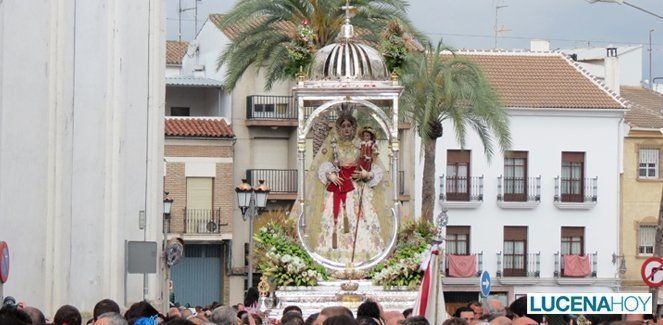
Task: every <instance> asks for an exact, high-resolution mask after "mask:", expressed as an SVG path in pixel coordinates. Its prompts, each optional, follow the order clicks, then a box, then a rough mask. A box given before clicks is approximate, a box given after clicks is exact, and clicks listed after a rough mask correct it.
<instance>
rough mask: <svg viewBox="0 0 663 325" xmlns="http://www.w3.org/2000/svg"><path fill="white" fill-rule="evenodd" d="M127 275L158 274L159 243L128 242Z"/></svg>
mask: <svg viewBox="0 0 663 325" xmlns="http://www.w3.org/2000/svg"><path fill="white" fill-rule="evenodd" d="M127 254H128V255H129V256H128V258H127V263H128V265H127V273H132V274H136V273H138V274H140V273H143V274H146V273H147V274H153V273H157V242H154V241H130V242H127Z"/></svg>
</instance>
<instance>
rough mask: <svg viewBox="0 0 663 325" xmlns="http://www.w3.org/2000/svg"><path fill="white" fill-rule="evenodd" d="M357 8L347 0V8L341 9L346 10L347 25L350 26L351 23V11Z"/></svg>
mask: <svg viewBox="0 0 663 325" xmlns="http://www.w3.org/2000/svg"><path fill="white" fill-rule="evenodd" d="M354 8H355V6H351V5H350V0H345V6H343V7H341V9H343V10H345V23H347V24H349V23H350V17H351V16H350V15H351V12H350V11H351V10H352V9H354Z"/></svg>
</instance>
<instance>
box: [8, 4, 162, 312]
mask: <svg viewBox="0 0 663 325" xmlns="http://www.w3.org/2000/svg"><path fill="white" fill-rule="evenodd" d="M162 4H163V3H162V1H155V0H148V1H129V0H117V1H77V2H72V1H58V0H54V1H0V240H3V241H6V242H7V243H8V244H9V247H10V254H11V271H10V276H9V280H8V282H7V283H5V285H4V288H3V291H4V292H3V293H4V295H11V296H14V297H16V298H17V299H20V300H24V301H26V303H27V304H29V305H31V306H35V307H37V308H40V309H42V310H43V311H44V312H45V313H46V314H47V315H53V313H55V311H56V310H57V308H59V307H60V306H62V305H64V304H71V305H74V306H76V307H78V308H79V309H80V310H81V311H91V310H92V307H93V306H94V304H95V303H96V302H98V301H99V300H101V299H104V298H111V299H113V300H115V301H117V302H118V303H119V304H120V305H125V306H127V305H129V304H131V303H133V302H136V301H140V300H142V299H143V298H145V299H148V300H150V301H153V302H155V303H156V304H159V303H160V302H162V301H163V299H162V298H164V297H163V296H162V290H161V288H162V286H161V285H160V284H161V281H160V280H159V278H160V268H158V267H157V272H159V274H156V275H149V276H147V277H146V278H145V279H144V278H143V276H142V275H139V274H128V275H127V274H126V273H125V269H126V266H127V265H126V263H125V261H126V254H125V242H126V241H144V240H146V241H156V242H157V243H158V245H159V247H158V249H157V252H159V251H161V239H162V235H161V233H162V223H161V215H162V205H163V201H162V200H163V192H162V181H161V180H162V175H163V162H162V157H163V134H164V131H163V117H162V116H163V101H164V91H163V90H164V84H163V75H164V70H165V60H164V57H165V55H164V53H165V42H164V34H163V33H164V26H163V24H164V22H165V19H164V18H165V17H164V10H163V9H164V8H163V6H162ZM157 256H158V254H157ZM157 256H154V258H155V261H154V262H155V263H158V262H160V261H161V260H159V259H158V257H157ZM145 280H146V281H145Z"/></svg>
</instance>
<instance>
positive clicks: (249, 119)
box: [246, 95, 410, 129]
mask: <svg viewBox="0 0 663 325" xmlns="http://www.w3.org/2000/svg"><path fill="white" fill-rule="evenodd" d="M316 108H317V107H314V106H307V107H304V118H308V117H309V116H310V115H311V113H313V111H314V110H315V109H316ZM384 109H385V112H387V113H388V112H389V108H384ZM298 116H299V112H298V109H297V103H296V102H295V100H294V98H293V96H276V95H250V96H247V97H246V126H292V127H294V126H297V123H298V121H297V118H298ZM324 117H325V118H326V119H327V120H329V121H330V122H333V121H334V120H336V118H337V117H338V114H337V112H336V110H331V111H328V112H327V113H326V114H325V115H324ZM398 127H399V128H401V129H407V128H409V127H410V123H409V122H408V120H407V119H406V118H405V117H401V118H399V125H398Z"/></svg>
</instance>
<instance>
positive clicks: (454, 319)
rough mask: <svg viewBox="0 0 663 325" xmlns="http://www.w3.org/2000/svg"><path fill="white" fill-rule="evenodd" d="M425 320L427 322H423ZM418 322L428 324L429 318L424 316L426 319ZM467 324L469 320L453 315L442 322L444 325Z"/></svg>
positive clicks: (420, 324)
mask: <svg viewBox="0 0 663 325" xmlns="http://www.w3.org/2000/svg"><path fill="white" fill-rule="evenodd" d="M463 308H464V307H463ZM470 310H471V309H470ZM417 317H421V316H417ZM423 322H425V323H423ZM410 324H411V323H408V325H410ZM417 324H419V325H422V324H428V320H426V318H424V319H423V320H422V321H421V323H417ZM467 324H468V322H467V321H466V320H464V319H462V318H460V317H451V318H449V319H447V320H445V321H444V322H443V323H442V325H467Z"/></svg>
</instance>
